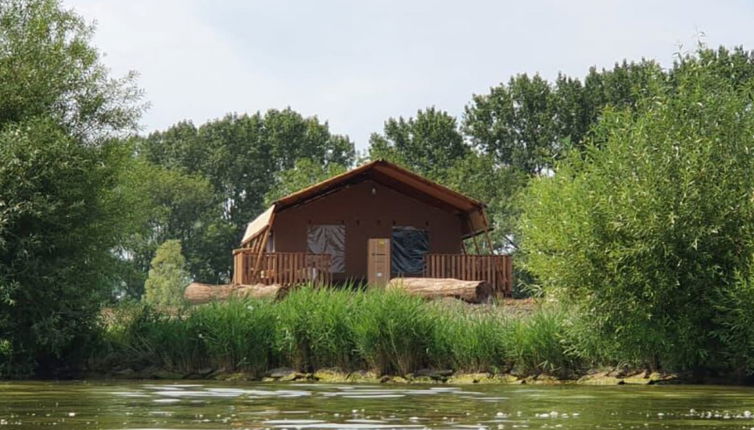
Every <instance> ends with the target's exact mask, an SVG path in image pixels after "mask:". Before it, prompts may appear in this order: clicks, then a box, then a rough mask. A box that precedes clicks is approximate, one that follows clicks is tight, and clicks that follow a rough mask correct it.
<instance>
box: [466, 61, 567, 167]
mask: <svg viewBox="0 0 754 430" xmlns="http://www.w3.org/2000/svg"><path fill="white" fill-rule="evenodd" d="M555 120H556V113H555V96H554V95H553V90H552V88H551V86H550V84H549V83H548V82H547V81H546V80H544V79H542V78H541V77H540V76H539V75H534V76H533V77H529V76H528V75H526V74H523V75H518V76H516V77H514V78H511V80H510V81H509V82H508V84H507V85H499V86H497V87H493V88H492V89H491V90H490V93H489V94H485V95H474V97H473V101H472V104H471V105H469V106H467V107H466V112H465V118H464V124H463V129H464V132H465V133H466V134H467V135H468V136H469V137H470V138H471V140H472V142H473V143H474V144H475V145H476V146H477V147H478V148H479V149H481V150H482V151H484V152H485V153H488V154H492V155H494V156H495V157H496V159H497V160H498V161H499V162H500V163H501V164H504V165H507V166H512V167H514V168H517V169H520V170H522V171H524V172H526V173H528V174H530V175H535V174H539V173H541V172H542V171H544V170H546V169H548V168H551V167H552V165H553V162H554V160H555V159H556V158H557V157H558V156H559V154H560V150H561V142H560V140H559V135H558V127H557V124H556V122H555Z"/></svg>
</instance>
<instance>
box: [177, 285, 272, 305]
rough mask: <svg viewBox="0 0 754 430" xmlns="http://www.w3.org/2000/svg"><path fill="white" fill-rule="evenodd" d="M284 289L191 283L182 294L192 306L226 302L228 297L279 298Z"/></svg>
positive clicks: (269, 286) (264, 286)
mask: <svg viewBox="0 0 754 430" xmlns="http://www.w3.org/2000/svg"><path fill="white" fill-rule="evenodd" d="M284 294H285V289H284V288H282V287H281V286H280V285H262V284H257V285H233V284H226V285H212V284H202V283H199V282H192V283H190V284H189V285H188V287H186V290H185V291H184V292H183V297H184V298H185V299H186V300H187V301H188V302H189V303H193V304H201V303H208V302H212V301H222V300H228V298H230V297H253V298H255V299H261V298H268V297H269V298H280V297H282V296H283V295H284Z"/></svg>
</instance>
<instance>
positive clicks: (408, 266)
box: [390, 227, 429, 276]
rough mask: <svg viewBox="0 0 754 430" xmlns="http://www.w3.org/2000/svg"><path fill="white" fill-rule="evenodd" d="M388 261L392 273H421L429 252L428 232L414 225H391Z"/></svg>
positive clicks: (399, 274)
mask: <svg viewBox="0 0 754 430" xmlns="http://www.w3.org/2000/svg"><path fill="white" fill-rule="evenodd" d="M390 242H391V244H390V253H391V257H390V263H391V266H392V270H391V272H392V274H394V275H398V276H401V275H421V274H422V273H423V272H424V255H425V254H426V253H427V252H429V233H428V232H427V230H419V229H418V228H415V227H393V237H392V240H391V241H390Z"/></svg>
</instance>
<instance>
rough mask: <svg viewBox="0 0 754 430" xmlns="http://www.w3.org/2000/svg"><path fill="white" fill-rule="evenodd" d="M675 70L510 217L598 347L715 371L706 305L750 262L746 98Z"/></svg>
mask: <svg viewBox="0 0 754 430" xmlns="http://www.w3.org/2000/svg"><path fill="white" fill-rule="evenodd" d="M684 61H685V63H684V66H683V67H681V68H679V69H678V71H677V73H675V74H674V76H673V79H675V81H676V85H675V87H674V89H673V90H667V89H666V90H663V91H657V94H659V95H658V96H656V97H653V98H651V99H647V100H645V101H643V102H642V103H641V105H640V106H638V107H637V110H636V112H635V113H632V112H628V111H613V110H608V111H606V112H604V114H603V117H602V119H601V121H600V122H599V125H598V126H597V127H596V129H594V130H593V137H592V145H591V147H589V148H588V149H587V150H586V151H585V152H584V153H579V154H577V153H573V154H571V155H570V157H569V158H568V159H567V160H566V161H565V162H564V163H562V164H561V165H560V166H558V168H557V171H556V173H555V174H554V175H553V176H551V177H542V178H540V179H538V180H536V181H534V183H533V184H532V185H531V187H530V188H529V190H528V193H527V195H526V198H525V199H524V203H523V205H524V213H523V215H522V219H521V230H522V232H523V249H524V252H525V255H526V267H527V269H529V270H531V272H532V273H534V275H536V276H537V277H538V279H539V280H540V282H541V283H542V286H543V287H544V289H545V291H546V293H547V294H549V295H551V296H553V297H556V298H558V299H560V300H562V301H564V302H565V303H569V304H570V305H572V306H574V308H575V309H578V311H579V314H580V317H581V319H582V321H581V323H580V326H581V327H583V329H584V330H587V331H588V332H590V333H597V334H599V336H600V339H601V340H600V343H601V345H600V346H599V348H600V349H602V350H604V351H607V352H608V353H609V354H610V358H611V359H612V360H613V361H615V362H619V361H621V362H628V363H633V364H637V365H646V366H648V367H652V368H656V367H658V366H662V367H664V368H668V369H676V370H683V369H701V368H704V367H710V366H712V367H716V366H719V363H718V362H717V359H716V355H717V353H718V352H719V351H720V348H722V347H724V346H725V345H724V344H722V343H721V342H720V341H719V338H720V336H719V335H720V333H719V331H720V330H722V331H725V330H727V327H726V326H725V325H720V324H718V323H715V321H716V320H717V319H718V318H719V315H718V310H717V309H716V306H715V305H716V303H717V301H718V299H719V297H720V294H721V292H724V291H726V290H727V289H729V288H732V287H733V286H734V285H736V273H739V272H740V273H742V274H743V275H744V276H748V273H749V272H750V269H749V259H750V257H751V255H752V252H754V246H753V245H754V242H753V241H752V230H753V229H754V194H752V189H753V188H754V157H752V151H754V139H753V138H752V136H753V135H754V111H752V109H751V97H750V94H751V90H752V88H753V87H752V85H751V84H749V85H739V86H736V87H734V86H733V85H732V84H730V83H729V82H727V81H725V80H721V79H718V77H717V76H716V75H715V73H713V72H711V71H710V70H709V67H707V64H706V63H705V61H704V60H700V59H696V58H689V59H686V60H684Z"/></svg>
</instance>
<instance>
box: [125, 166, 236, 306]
mask: <svg viewBox="0 0 754 430" xmlns="http://www.w3.org/2000/svg"><path fill="white" fill-rule="evenodd" d="M119 181H120V184H119V188H120V189H121V190H122V193H123V195H124V199H125V200H126V201H127V202H128V207H129V210H128V211H127V212H126V213H124V216H126V217H128V219H129V223H130V228H129V231H130V234H129V235H128V236H127V238H126V239H125V240H123V241H122V242H121V243H120V245H119V253H120V254H121V255H122V258H121V260H120V262H119V263H120V264H119V266H118V269H119V270H118V274H119V275H120V281H121V282H122V285H120V286H119V288H117V290H118V291H117V293H120V294H123V293H125V295H127V296H129V297H132V298H136V299H138V298H139V297H141V295H142V293H143V291H144V282H145V280H146V275H147V272H148V271H149V264H150V261H151V259H152V258H153V257H154V255H155V252H156V250H157V247H158V246H159V245H160V244H161V243H163V242H165V241H166V240H169V239H171V238H181V247H182V252H183V254H184V255H185V256H186V266H187V270H188V271H189V273H191V274H193V276H194V277H197V278H201V277H209V276H211V274H212V273H213V272H212V265H213V263H216V264H220V263H221V262H224V261H225V258H226V257H227V255H226V254H227V253H228V250H227V249H225V248H221V245H219V244H218V242H219V240H218V239H219V238H220V237H222V235H223V234H228V231H229V230H230V228H229V226H228V225H227V224H224V223H220V222H218V221H217V220H218V219H220V218H221V215H220V207H218V206H217V205H215V204H214V203H213V201H212V200H213V198H214V195H213V192H212V187H211V185H210V184H209V182H208V181H207V180H206V179H204V178H201V177H198V176H196V175H189V174H185V173H182V172H180V171H178V170H170V169H166V168H164V167H161V166H157V165H154V164H151V163H149V162H147V161H144V160H142V159H132V160H130V161H129V163H128V168H125V169H123V170H122V172H121V177H120V180H119Z"/></svg>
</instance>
